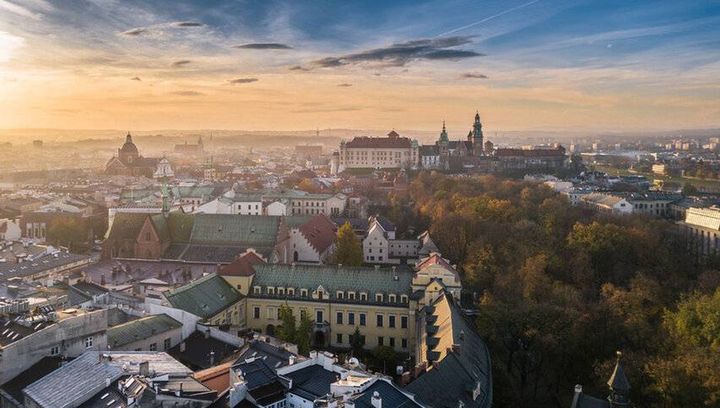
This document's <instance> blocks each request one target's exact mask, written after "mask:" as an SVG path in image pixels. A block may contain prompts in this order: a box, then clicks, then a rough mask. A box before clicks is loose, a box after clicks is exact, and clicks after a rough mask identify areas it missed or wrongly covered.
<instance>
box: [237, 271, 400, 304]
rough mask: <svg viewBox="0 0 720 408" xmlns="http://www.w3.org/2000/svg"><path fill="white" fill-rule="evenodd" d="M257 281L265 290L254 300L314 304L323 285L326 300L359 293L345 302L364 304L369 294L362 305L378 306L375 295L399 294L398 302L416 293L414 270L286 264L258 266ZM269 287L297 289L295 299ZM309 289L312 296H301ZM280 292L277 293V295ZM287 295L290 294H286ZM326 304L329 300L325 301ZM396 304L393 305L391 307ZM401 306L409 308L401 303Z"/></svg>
mask: <svg viewBox="0 0 720 408" xmlns="http://www.w3.org/2000/svg"><path fill="white" fill-rule="evenodd" d="M253 268H254V269H255V278H254V279H253V286H260V287H261V288H262V293H261V294H255V293H254V290H253V291H252V292H250V293H251V295H250V296H252V297H274V296H280V297H282V298H285V297H290V298H297V299H305V300H308V301H312V300H313V299H312V297H310V296H309V295H310V294H311V293H312V292H313V291H314V290H316V289H317V288H318V287H319V286H320V285H322V287H323V289H325V294H324V298H325V299H327V298H328V297H329V298H331V299H335V300H337V299H336V298H335V297H336V292H337V291H354V292H356V295H355V296H356V298H355V300H354V301H353V300H349V299H347V296H345V298H344V299H342V300H340V301H342V302H357V303H360V293H361V292H367V294H368V299H367V301H363V302H362V303H375V294H377V293H382V294H396V295H397V296H398V298H397V300H398V301H399V300H400V295H403V294H404V295H408V296H409V295H410V294H411V292H412V276H413V273H412V271H409V270H406V269H400V268H398V269H396V270H395V271H393V270H392V269H389V268H377V269H376V268H367V267H360V266H358V267H348V266H336V265H295V266H293V265H283V264H258V265H254V266H253ZM266 287H284V288H295V295H294V296H287V295H277V294H276V295H269V294H267V291H266V289H265V288H266ZM301 288H302V289H308V297H302V296H301V295H300V289H301ZM275 293H277V292H275ZM286 293H287V292H286ZM383 299H384V302H385V303H387V302H388V300H389V299H388V296H384V297H383ZM325 301H326V300H325ZM389 305H392V304H389ZM397 306H405V307H406V305H401V304H400V303H397Z"/></svg>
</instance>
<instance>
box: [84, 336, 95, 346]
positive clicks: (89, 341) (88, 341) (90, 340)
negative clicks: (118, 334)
mask: <svg viewBox="0 0 720 408" xmlns="http://www.w3.org/2000/svg"><path fill="white" fill-rule="evenodd" d="M92 346H93V338H92V336H90V337H85V348H90V347H92Z"/></svg>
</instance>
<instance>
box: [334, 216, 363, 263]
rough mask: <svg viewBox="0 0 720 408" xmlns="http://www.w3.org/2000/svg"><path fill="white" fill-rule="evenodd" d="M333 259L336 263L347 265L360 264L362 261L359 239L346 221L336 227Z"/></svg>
mask: <svg viewBox="0 0 720 408" xmlns="http://www.w3.org/2000/svg"><path fill="white" fill-rule="evenodd" d="M335 260H336V262H337V263H338V264H342V265H347V266H360V265H362V263H363V252H362V246H361V244H360V240H359V239H358V237H357V235H355V231H353V229H352V226H351V225H350V223H348V222H346V223H345V224H343V226H342V227H340V228H339V229H338V232H337V244H336V247H335Z"/></svg>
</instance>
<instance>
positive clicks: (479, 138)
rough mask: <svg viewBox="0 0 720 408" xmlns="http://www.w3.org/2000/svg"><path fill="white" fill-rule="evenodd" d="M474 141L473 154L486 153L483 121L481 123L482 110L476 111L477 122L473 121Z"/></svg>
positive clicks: (480, 154)
mask: <svg viewBox="0 0 720 408" xmlns="http://www.w3.org/2000/svg"><path fill="white" fill-rule="evenodd" d="M472 143H473V154H474V155H475V156H482V155H483V154H484V150H483V149H484V144H483V143H484V141H483V132H482V123H480V112H478V111H476V112H475V122H473V128H472Z"/></svg>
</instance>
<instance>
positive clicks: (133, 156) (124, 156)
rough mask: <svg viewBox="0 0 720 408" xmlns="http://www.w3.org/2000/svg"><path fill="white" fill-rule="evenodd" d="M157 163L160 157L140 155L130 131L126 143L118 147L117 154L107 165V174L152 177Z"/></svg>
mask: <svg viewBox="0 0 720 408" xmlns="http://www.w3.org/2000/svg"><path fill="white" fill-rule="evenodd" d="M157 164H158V159H156V158H146V157H142V156H141V155H140V152H139V151H138V148H137V146H135V143H133V141H132V136H131V135H130V133H128V134H127V136H125V143H124V144H123V145H122V147H121V148H120V149H118V152H117V156H113V157H112V158H111V159H110V160H109V161H108V162H107V164H106V165H105V174H107V175H110V176H135V177H140V176H143V177H148V178H151V177H152V176H153V173H155V170H156V168H157Z"/></svg>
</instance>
